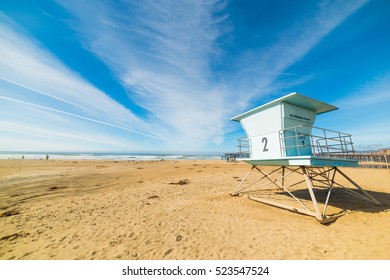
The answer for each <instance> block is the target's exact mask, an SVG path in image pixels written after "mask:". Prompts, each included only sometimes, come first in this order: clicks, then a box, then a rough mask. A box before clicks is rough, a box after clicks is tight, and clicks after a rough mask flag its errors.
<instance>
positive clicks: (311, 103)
mask: <svg viewBox="0 0 390 280" xmlns="http://www.w3.org/2000/svg"><path fill="white" fill-rule="evenodd" d="M282 102H284V103H288V104H291V105H295V106H298V107H301V108H303V109H306V110H310V111H313V112H315V113H316V114H317V115H319V114H322V113H326V112H330V111H334V110H337V109H338V108H337V107H335V106H333V105H330V104H328V103H325V102H322V101H319V100H316V99H313V98H311V97H308V96H305V95H302V94H299V93H297V92H293V93H290V94H287V95H285V96H283V97H280V98H278V99H275V100H274V101H271V102H269V103H266V104H264V105H261V106H259V107H256V108H254V109H252V110H249V111H247V112H245V113H242V114H240V115H238V116H235V117H234V118H232V119H231V120H232V121H237V122H238V121H240V120H241V119H243V118H246V117H249V116H251V115H253V114H256V113H258V112H261V111H264V110H267V109H268V108H271V107H273V106H275V105H278V104H281V103H282Z"/></svg>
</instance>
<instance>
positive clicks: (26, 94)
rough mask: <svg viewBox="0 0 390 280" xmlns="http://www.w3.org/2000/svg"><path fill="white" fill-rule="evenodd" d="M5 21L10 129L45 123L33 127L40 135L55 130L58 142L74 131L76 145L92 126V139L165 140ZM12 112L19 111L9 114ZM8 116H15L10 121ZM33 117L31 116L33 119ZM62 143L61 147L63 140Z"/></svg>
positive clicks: (0, 80) (2, 83) (3, 80)
mask: <svg viewBox="0 0 390 280" xmlns="http://www.w3.org/2000/svg"><path fill="white" fill-rule="evenodd" d="M0 19H1V21H2V24H1V25H0V33H1V34H2V36H1V38H0V46H1V47H0V57H2V58H4V59H2V60H1V61H0V96H1V99H2V101H0V106H1V107H2V113H3V114H2V120H5V119H7V120H9V122H8V124H10V123H15V121H10V120H19V124H20V125H23V123H28V122H29V121H30V120H31V119H36V120H37V119H40V122H35V123H34V124H33V125H34V126H35V129H38V128H39V127H48V126H50V129H51V130H52V133H51V135H53V133H54V132H55V133H57V136H60V135H61V132H63V131H64V130H66V129H67V126H68V127H69V126H72V130H71V131H69V130H68V132H67V133H68V136H71V135H73V136H72V137H73V138H74V139H76V138H78V135H79V134H83V133H82V129H84V126H85V122H86V121H87V122H88V123H89V125H88V128H87V131H88V132H89V133H90V135H91V137H89V139H99V138H101V136H104V129H102V126H109V127H111V128H116V129H118V130H122V131H125V132H126V133H127V134H128V135H130V136H134V134H136V135H138V136H142V137H147V138H153V139H159V140H162V139H163V137H161V136H159V135H158V134H157V133H154V132H153V129H152V128H150V126H149V124H147V123H145V122H144V121H143V120H141V119H140V118H138V117H137V116H135V115H134V114H133V113H132V112H131V111H129V110H128V109H127V108H125V107H124V106H123V105H121V104H119V103H117V102H116V101H114V100H113V99H111V98H110V97H108V96H107V95H106V94H105V93H104V92H102V91H100V90H99V89H97V88H95V87H94V86H92V85H91V84H89V83H88V82H86V81H85V80H84V79H83V78H81V77H80V76H79V75H78V74H77V73H75V72H73V71H72V70H70V69H68V68H67V67H66V66H65V65H64V64H63V63H62V62H61V61H59V60H58V59H57V58H56V57H54V56H53V55H52V54H51V53H50V52H48V51H47V50H45V49H44V48H43V47H42V46H41V45H40V44H39V43H37V42H35V41H34V40H33V39H32V38H31V37H30V36H28V34H26V33H25V32H24V31H23V29H22V28H21V27H19V26H18V25H17V24H15V23H14V22H13V21H12V20H11V19H9V18H8V17H7V16H5V15H4V14H1V13H0ZM4 101H7V102H4ZM11 101H12V102H11ZM27 107H34V108H35V111H34V113H35V115H32V113H33V112H32V111H29V110H27V109H26V108H27ZM10 108H14V110H9V109H10ZM5 111H8V112H9V114H7V115H5V114H4V112H5ZM48 111H50V113H51V114H50V117H49V118H46V119H43V118H39V116H43V115H45V114H46V113H47V112H48ZM28 112H30V113H31V115H28ZM59 115H60V116H59ZM77 119H79V120H77ZM80 120H82V121H80ZM91 123H93V124H94V125H91ZM50 124H51V125H50ZM64 124H66V125H64ZM33 128H34V127H32V129H33ZM9 129H11V127H10V126H9V125H8V130H9ZM14 130H15V132H17V131H19V132H20V126H18V125H17V124H16V123H15V126H14ZM24 131H28V130H24ZM48 131H49V130H46V131H45V132H46V133H48ZM149 131H151V132H149ZM41 132H42V131H41ZM55 133H54V134H55ZM47 135H49V134H47ZM31 136H32V135H31ZM103 138H104V137H103ZM109 138H110V140H111V141H112V142H111V143H107V144H108V145H110V146H111V147H113V146H115V142H118V145H119V146H121V147H123V143H120V141H118V140H119V138H120V137H118V138H117V140H115V137H114V138H112V137H109ZM84 139H85V138H84ZM57 140H58V141H59V142H58V146H60V145H61V144H60V143H61V139H60V138H58V139H57ZM127 141H128V143H127V147H134V146H135V145H134V144H132V143H131V141H129V139H127ZM95 142H96V141H95ZM101 142H102V141H101ZM103 142H104V141H103ZM26 143H28V141H26ZM27 145H28V144H27ZM100 148H102V146H101V147H100ZM103 148H104V147H103Z"/></svg>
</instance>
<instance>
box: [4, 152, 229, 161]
mask: <svg viewBox="0 0 390 280" xmlns="http://www.w3.org/2000/svg"><path fill="white" fill-rule="evenodd" d="M46 155H49V159H53V160H55V159H62V160H118V161H119V160H121V161H131V160H133V161H141V160H143V161H146V160H211V159H222V157H223V155H224V153H218V152H216V153H191V152H189V153H184V152H176V153H175V152H172V153H158V152H157V153H126V152H123V153H119V152H114V153H108V152H105V153H101V152H96V153H93V152H85V153H84V152H51V153H45V152H0V160H1V159H22V158H24V159H45V158H46Z"/></svg>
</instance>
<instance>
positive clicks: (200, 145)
mask: <svg viewBox="0 0 390 280" xmlns="http://www.w3.org/2000/svg"><path fill="white" fill-rule="evenodd" d="M389 30H390V1H387V0H378V1H366V0H358V1H352V0H351V1H275V0H272V1H271V0H270V1H266V0H264V1H261V0H247V1H211V0H207V1H195V0H193V1H192V0H186V1H164V0H162V1H154V0H139V1H138V0H137V1H135V0H127V1H126V0H122V1H119V0H118V1H100V0H95V1H87V0H85V1H84V0H66V1H65V0H64V1H61V0H56V1H49V0H44V1H43V0H2V1H0V35H1V36H0V58H1V59H0V150H3V151H12V150H13V151H26V150H30V151H179V150H182V151H234V150H235V149H236V148H235V146H236V142H235V139H236V138H239V137H244V136H245V134H244V132H243V130H242V129H241V126H240V125H239V124H238V123H235V122H231V121H230V118H231V117H233V116H235V115H237V114H240V113H242V112H244V111H246V110H249V109H251V108H254V107H257V106H259V105H261V104H263V103H265V102H269V101H272V100H273V99H275V98H278V97H280V96H283V95H285V94H288V93H290V92H300V93H302V94H304V95H308V96H310V97H313V98H316V99H319V100H321V101H325V102H328V103H330V104H333V105H335V106H338V107H339V108H340V109H339V110H338V111H334V112H331V113H329V114H324V115H320V116H318V118H317V121H316V126H319V127H324V128H328V129H333V130H340V131H343V132H347V133H351V134H352V135H353V140H354V142H355V147H356V148H358V149H359V148H360V149H362V148H369V149H376V148H383V147H389V146H390V125H389V123H390V114H389V112H388V111H389V109H390V51H389V50H390V32H389Z"/></svg>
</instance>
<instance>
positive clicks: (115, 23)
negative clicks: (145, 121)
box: [58, 0, 367, 148]
mask: <svg viewBox="0 0 390 280" xmlns="http://www.w3.org/2000/svg"><path fill="white" fill-rule="evenodd" d="M58 2H59V3H60V4H61V5H62V6H64V7H65V8H66V9H68V10H69V11H70V12H71V13H72V14H73V15H74V16H75V18H76V19H77V21H76V22H72V25H73V26H74V28H76V30H78V32H79V34H80V37H81V38H84V44H85V46H86V47H87V48H88V49H89V50H90V51H92V52H94V53H95V54H96V55H97V56H99V57H100V58H101V59H102V60H103V61H105V63H106V64H107V65H108V66H109V67H110V68H111V69H112V70H113V71H114V72H115V73H116V76H117V78H118V80H120V81H121V82H122V83H123V85H124V86H126V87H127V88H128V89H129V90H130V91H131V94H130V97H131V98H132V100H133V101H134V102H136V103H137V104H138V105H139V106H142V107H143V108H145V109H147V110H148V111H149V112H150V117H151V118H150V121H152V122H153V127H154V128H155V129H156V131H158V132H159V133H160V134H161V135H164V136H165V137H166V138H170V139H172V143H174V144H175V145H176V146H177V147H182V148H189V147H201V146H203V145H205V144H206V143H209V142H214V143H216V144H218V143H221V142H222V141H223V135H224V133H225V132H226V120H228V119H229V118H230V117H231V116H232V115H233V114H235V113H237V112H239V111H240V110H243V109H246V108H247V107H248V105H249V104H250V102H251V101H253V99H255V98H258V97H259V96H261V95H262V94H263V93H269V91H270V89H277V88H278V84H277V83H276V80H277V79H278V77H279V76H280V75H281V74H283V71H285V70H286V69H287V68H288V67H289V66H291V65H293V64H294V63H296V62H297V61H299V60H300V59H302V58H303V57H304V56H305V55H306V54H307V53H309V52H310V50H311V49H312V48H313V47H314V46H316V44H318V43H319V42H320V41H321V40H322V39H323V38H324V37H325V36H326V35H327V34H329V33H330V32H331V31H332V30H333V29H334V28H336V27H337V26H338V25H340V24H341V23H342V22H343V21H344V20H345V19H346V18H348V17H349V16H350V15H351V14H353V13H354V12H355V11H356V10H357V9H359V8H360V7H361V6H363V5H364V4H365V3H366V2H367V1H365V0H362V1H336V2H335V1H323V2H322V3H321V4H320V5H318V7H317V10H316V11H314V12H313V14H312V15H309V16H308V17H306V18H304V19H303V20H302V21H300V22H299V24H295V25H292V26H291V28H289V29H288V30H285V31H284V32H282V35H281V36H280V38H278V39H277V40H276V41H275V42H272V43H270V44H269V45H268V46H267V47H266V48H263V49H261V50H258V51H251V52H250V53H241V54H239V56H238V58H237V59H236V63H234V62H230V61H229V63H232V65H233V66H230V67H228V63H226V65H225V69H227V68H229V69H230V68H234V69H235V70H234V71H230V70H229V71H226V72H225V73H219V77H221V76H224V77H223V78H222V79H220V78H218V77H217V76H216V75H215V73H213V71H212V66H213V63H216V62H218V61H219V63H221V62H220V60H219V59H222V58H223V57H224V55H226V53H224V52H223V51H222V50H221V49H219V48H218V40H220V39H221V36H223V35H224V34H225V33H226V32H228V31H229V30H230V29H229V28H230V25H231V23H230V22H229V15H228V13H227V11H226V9H225V7H226V3H224V2H223V1H152V0H150V1H149V0H145V1H119V2H116V5H108V4H107V3H106V2H103V1H99V2H98V4H97V5H96V6H94V7H91V5H89V3H88V2H87V1H58ZM76 2H77V7H76V5H75V3H76Z"/></svg>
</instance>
